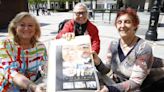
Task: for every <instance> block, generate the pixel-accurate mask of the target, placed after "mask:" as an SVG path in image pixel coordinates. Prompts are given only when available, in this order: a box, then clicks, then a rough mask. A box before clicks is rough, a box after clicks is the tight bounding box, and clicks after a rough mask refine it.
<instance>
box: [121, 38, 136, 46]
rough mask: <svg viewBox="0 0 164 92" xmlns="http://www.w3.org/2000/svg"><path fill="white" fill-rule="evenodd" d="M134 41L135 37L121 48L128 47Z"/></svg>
mask: <svg viewBox="0 0 164 92" xmlns="http://www.w3.org/2000/svg"><path fill="white" fill-rule="evenodd" d="M135 39H136V36H134V37H133V39H132V40H131V41H130V42H129V43H128V44H124V45H123V44H122V48H126V47H129V46H131V45H132V44H133V42H134V41H135Z"/></svg>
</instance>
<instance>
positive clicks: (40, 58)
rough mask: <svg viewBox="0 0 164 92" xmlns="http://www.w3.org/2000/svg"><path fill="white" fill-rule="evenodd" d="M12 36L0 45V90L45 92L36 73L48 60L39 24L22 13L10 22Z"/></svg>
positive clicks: (5, 91)
mask: <svg viewBox="0 0 164 92" xmlns="http://www.w3.org/2000/svg"><path fill="white" fill-rule="evenodd" d="M8 31H9V34H10V36H11V37H9V38H7V39H5V40H3V41H1V43H0V50H1V52H0V60H1V62H0V91H1V92H11V91H14V92H19V91H20V92H22V91H27V90H31V91H32V92H43V91H44V90H43V85H36V84H35V81H36V80H37V74H38V72H39V71H43V70H42V69H43V66H44V65H45V64H46V61H47V50H46V47H45V45H44V44H43V43H42V42H40V41H39V37H40V35H41V30H40V25H39V23H38V22H37V20H36V19H35V17H34V16H32V15H31V14H29V13H28V12H21V13H19V14H17V15H16V16H15V18H13V20H12V21H11V22H10V24H9V27H8Z"/></svg>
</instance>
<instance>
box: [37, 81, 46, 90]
mask: <svg viewBox="0 0 164 92" xmlns="http://www.w3.org/2000/svg"><path fill="white" fill-rule="evenodd" d="M35 92H46V84H45V83H40V84H38V85H37V86H36V89H35Z"/></svg>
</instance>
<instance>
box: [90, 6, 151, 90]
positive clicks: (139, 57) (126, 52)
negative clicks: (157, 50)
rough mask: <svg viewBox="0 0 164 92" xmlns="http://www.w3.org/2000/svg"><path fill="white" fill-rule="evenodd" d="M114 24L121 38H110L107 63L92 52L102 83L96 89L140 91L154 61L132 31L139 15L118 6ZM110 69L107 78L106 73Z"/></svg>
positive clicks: (142, 42) (147, 48) (145, 44)
mask: <svg viewBox="0 0 164 92" xmlns="http://www.w3.org/2000/svg"><path fill="white" fill-rule="evenodd" d="M115 26H116V28H117V30H118V33H119V34H120V39H119V40H118V41H113V42H111V44H110V46H109V49H108V53H107V61H106V64H105V63H103V62H102V61H101V59H100V58H99V57H98V55H97V54H96V53H94V52H93V56H94V61H95V65H96V68H97V70H98V71H99V73H100V74H99V78H100V80H102V81H100V84H102V85H105V86H103V87H102V89H101V90H98V91H97V92H136V91H137V92H140V86H141V85H142V83H143V81H144V80H145V78H146V77H147V75H148V74H149V72H150V69H151V67H152V64H153V55H152V48H151V46H149V45H148V44H147V43H146V42H145V41H144V40H143V39H141V38H140V37H138V36H136V35H135V33H136V31H137V29H138V26H139V18H138V15H137V13H136V11H135V10H134V9H132V8H127V9H123V10H120V11H119V12H118V13H117V15H116V19H115ZM109 72H110V73H111V74H110V75H109V77H110V78H109V77H107V75H106V74H107V73H109ZM101 82H102V83H101Z"/></svg>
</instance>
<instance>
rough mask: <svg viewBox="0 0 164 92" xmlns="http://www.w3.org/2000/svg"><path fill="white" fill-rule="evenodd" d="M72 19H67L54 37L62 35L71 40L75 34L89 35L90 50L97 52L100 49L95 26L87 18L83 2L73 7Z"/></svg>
mask: <svg viewBox="0 0 164 92" xmlns="http://www.w3.org/2000/svg"><path fill="white" fill-rule="evenodd" d="M73 13H74V14H73V19H71V20H69V21H68V22H67V23H66V24H65V25H64V27H63V29H62V30H61V31H60V32H59V33H58V34H57V36H56V39H59V38H61V37H64V38H66V39H68V40H71V39H72V38H74V37H75V36H79V35H89V36H90V38H91V44H92V50H94V51H95V52H96V53H97V54H98V53H99V51H100V39H99V34H98V29H97V27H96V26H95V25H94V24H93V23H91V22H90V21H89V19H88V14H89V13H88V9H87V7H86V5H85V4H84V3H77V4H76V5H75V7H74V9H73Z"/></svg>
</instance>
